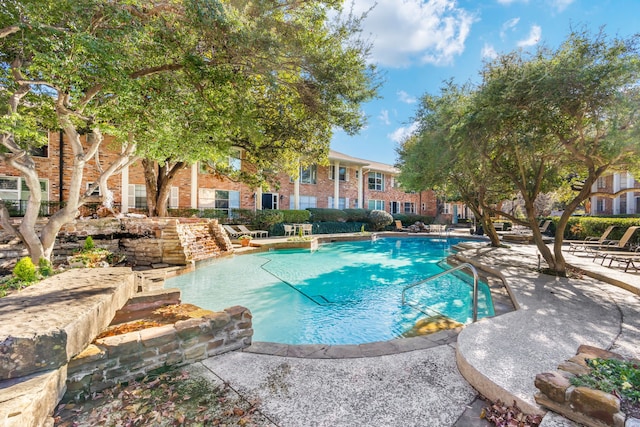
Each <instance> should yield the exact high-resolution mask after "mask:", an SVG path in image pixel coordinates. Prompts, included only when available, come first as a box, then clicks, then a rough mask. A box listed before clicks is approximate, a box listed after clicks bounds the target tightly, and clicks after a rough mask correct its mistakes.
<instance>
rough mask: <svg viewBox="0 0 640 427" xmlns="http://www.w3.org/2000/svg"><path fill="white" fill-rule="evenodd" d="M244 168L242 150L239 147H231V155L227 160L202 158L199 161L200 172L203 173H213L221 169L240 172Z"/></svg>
mask: <svg viewBox="0 0 640 427" xmlns="http://www.w3.org/2000/svg"><path fill="white" fill-rule="evenodd" d="M240 169H242V151H241V150H239V149H235V148H234V149H231V150H230V152H229V155H228V156H227V158H226V162H225V160H224V158H223V159H221V160H219V161H215V160H202V161H200V162H199V163H198V172H199V173H201V174H211V173H215V172H216V170H219V171H220V172H221V173H224V172H227V173H228V172H229V170H231V172H238V171H240Z"/></svg>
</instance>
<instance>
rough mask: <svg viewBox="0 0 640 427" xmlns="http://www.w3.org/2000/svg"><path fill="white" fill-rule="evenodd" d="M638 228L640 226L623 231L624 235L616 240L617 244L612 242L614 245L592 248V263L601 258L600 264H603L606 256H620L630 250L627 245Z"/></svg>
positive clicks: (629, 246)
mask: <svg viewBox="0 0 640 427" xmlns="http://www.w3.org/2000/svg"><path fill="white" fill-rule="evenodd" d="M639 228H640V226H638V225H634V226H633V227H629V228H627V231H625V233H624V234H623V235H622V237H621V238H620V240H618V241H617V242H615V241H612V242H614V243H610V244H604V245H601V246H599V247H597V248H594V249H593V253H594V257H593V262H595V261H596V259H598V258H599V257H602V262H601V263H600V264H604V260H605V259H606V258H607V256H609V255H611V254H621V253H623V252H624V251H625V250H627V249H630V248H631V245H630V244H629V241H630V240H631V237H633V235H634V234H635V232H636V231H637V230H638V229H639Z"/></svg>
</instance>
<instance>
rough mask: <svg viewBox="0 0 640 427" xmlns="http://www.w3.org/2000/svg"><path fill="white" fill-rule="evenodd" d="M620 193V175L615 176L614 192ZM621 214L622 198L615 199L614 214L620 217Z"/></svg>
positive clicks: (615, 174)
mask: <svg viewBox="0 0 640 427" xmlns="http://www.w3.org/2000/svg"><path fill="white" fill-rule="evenodd" d="M618 191H620V174H619V173H614V174H613V192H614V193H616V192H618ZM619 213H620V197H616V198H615V199H613V214H614V215H618V214H619Z"/></svg>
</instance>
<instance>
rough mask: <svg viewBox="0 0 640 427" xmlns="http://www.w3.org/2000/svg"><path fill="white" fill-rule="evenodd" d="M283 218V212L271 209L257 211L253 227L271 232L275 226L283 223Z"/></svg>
mask: <svg viewBox="0 0 640 427" xmlns="http://www.w3.org/2000/svg"><path fill="white" fill-rule="evenodd" d="M282 218H283V215H282V211H278V210H270V209H267V210H262V211H257V212H256V214H255V219H254V221H253V223H252V225H253V226H254V227H255V228H256V229H258V230H269V229H271V227H273V226H274V225H275V224H278V223H281V222H282Z"/></svg>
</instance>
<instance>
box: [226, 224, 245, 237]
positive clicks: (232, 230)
mask: <svg viewBox="0 0 640 427" xmlns="http://www.w3.org/2000/svg"><path fill="white" fill-rule="evenodd" d="M222 227H223V228H224V230H225V231H226V232H227V234H228V235H229V237H230V238H232V239H237V238H238V237H240V236H242V235H243V234H245V233H241V232H239V231H238V230H236V229H235V228H233V227H232V226H230V225H227V224H222Z"/></svg>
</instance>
